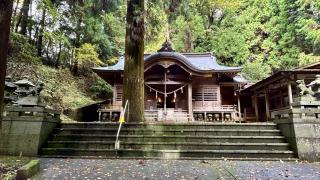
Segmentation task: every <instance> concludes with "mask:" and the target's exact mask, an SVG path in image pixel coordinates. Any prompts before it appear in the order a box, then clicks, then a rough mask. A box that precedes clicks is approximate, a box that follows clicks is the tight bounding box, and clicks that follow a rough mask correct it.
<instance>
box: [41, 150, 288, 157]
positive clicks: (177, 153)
mask: <svg viewBox="0 0 320 180" xmlns="http://www.w3.org/2000/svg"><path fill="white" fill-rule="evenodd" d="M42 153H43V154H45V155H56V154H59V155H70V156H105V157H131V158H137V157H158V158H163V159H180V158H183V157H190V158H195V159H196V158H204V157H207V158H216V157H220V158H221V157H224V158H246V157H247V158H294V154H293V152H292V151H275V150H273V151H269V150H154V149H153V150H136V149H134V150H132V149H120V150H117V151H116V150H110V149H74V148H42Z"/></svg>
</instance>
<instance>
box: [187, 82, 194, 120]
mask: <svg viewBox="0 0 320 180" xmlns="http://www.w3.org/2000/svg"><path fill="white" fill-rule="evenodd" d="M188 113H189V116H190V120H191V121H194V119H193V110H192V83H190V84H188Z"/></svg>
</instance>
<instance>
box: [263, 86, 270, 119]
mask: <svg viewBox="0 0 320 180" xmlns="http://www.w3.org/2000/svg"><path fill="white" fill-rule="evenodd" d="M264 100H265V102H266V115H267V116H266V117H267V121H269V120H270V108H269V97H268V91H267V90H266V91H265V93H264Z"/></svg>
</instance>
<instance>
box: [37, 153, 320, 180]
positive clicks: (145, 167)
mask: <svg viewBox="0 0 320 180" xmlns="http://www.w3.org/2000/svg"><path fill="white" fill-rule="evenodd" d="M33 179H36V180H42V179H57V180H60V179H63V180H67V179H84V180H88V179H123V180H130V179H137V180H140V179H141V180H147V179H150V180H151V179H152V180H153V179H159V180H162V179H178V180H187V179H188V180H189V179H190V180H193V179H195V180H196V179H199V180H200V179H201V180H202V179H203V180H206V179H208V180H215V179H226V180H229V179H245V180H246V179H250V180H251V179H252V180H257V179H263V180H264V179H275V180H276V179H290V180H291V179H297V180H320V163H300V162H250V161H197V160H192V161H191V160H189V161H187V160H185V161H184V160H116V159H46V158H44V159H41V171H40V173H39V174H38V175H37V176H35V177H34V178H33Z"/></svg>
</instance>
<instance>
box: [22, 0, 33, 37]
mask: <svg viewBox="0 0 320 180" xmlns="http://www.w3.org/2000/svg"><path fill="white" fill-rule="evenodd" d="M30 4H31V0H24V2H23V5H22V8H21V12H22V16H21V27H20V31H19V33H20V34H22V35H26V34H27V26H28V18H29V8H30Z"/></svg>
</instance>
